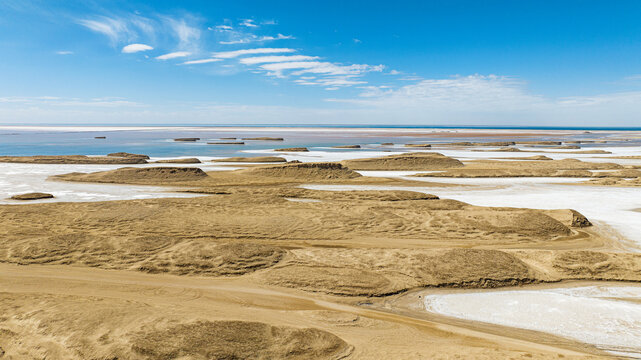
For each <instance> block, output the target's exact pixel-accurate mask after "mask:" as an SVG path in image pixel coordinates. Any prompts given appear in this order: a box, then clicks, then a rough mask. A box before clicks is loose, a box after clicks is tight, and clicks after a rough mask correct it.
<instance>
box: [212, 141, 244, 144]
mask: <svg viewBox="0 0 641 360" xmlns="http://www.w3.org/2000/svg"><path fill="white" fill-rule="evenodd" d="M207 145H245V143H244V142H243V141H218V142H208V143H207Z"/></svg>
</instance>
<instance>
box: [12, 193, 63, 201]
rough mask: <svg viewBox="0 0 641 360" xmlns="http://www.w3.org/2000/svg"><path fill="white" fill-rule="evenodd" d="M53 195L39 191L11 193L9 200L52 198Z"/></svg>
mask: <svg viewBox="0 0 641 360" xmlns="http://www.w3.org/2000/svg"><path fill="white" fill-rule="evenodd" d="M52 198H53V195H51V194H47V193H41V192H34V193H27V194H20V195H13V196H12V197H11V200H40V199H52Z"/></svg>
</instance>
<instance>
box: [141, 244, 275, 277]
mask: <svg viewBox="0 0 641 360" xmlns="http://www.w3.org/2000/svg"><path fill="white" fill-rule="evenodd" d="M284 255H285V251H284V250H282V249H280V248H278V247H274V246H269V245H261V244H246V243H227V244H222V245H221V244H215V243H211V242H206V241H197V242H191V243H187V244H180V245H177V246H176V247H173V248H171V249H169V250H168V251H165V252H164V253H162V254H159V255H158V256H155V257H154V258H153V259H151V260H149V261H147V262H145V263H143V264H142V265H140V267H139V270H141V271H145V272H150V273H160V272H166V273H171V274H176V275H208V276H234V275H244V274H248V273H251V272H254V271H257V270H261V269H265V268H268V267H271V266H273V265H275V264H276V263H278V262H279V261H280V260H281V259H282V257H283V256H284Z"/></svg>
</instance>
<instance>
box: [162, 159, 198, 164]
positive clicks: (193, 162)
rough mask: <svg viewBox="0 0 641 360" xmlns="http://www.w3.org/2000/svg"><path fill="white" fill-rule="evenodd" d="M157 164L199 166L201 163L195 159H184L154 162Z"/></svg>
mask: <svg viewBox="0 0 641 360" xmlns="http://www.w3.org/2000/svg"><path fill="white" fill-rule="evenodd" d="M154 163H157V164H200V163H201V161H200V160H198V159H197V158H185V159H168V160H158V161H154Z"/></svg>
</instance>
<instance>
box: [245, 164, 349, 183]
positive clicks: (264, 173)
mask: <svg viewBox="0 0 641 360" xmlns="http://www.w3.org/2000/svg"><path fill="white" fill-rule="evenodd" d="M239 173H242V174H243V175H251V176H261V177H280V178H294V179H297V180H300V181H307V180H330V179H353V178H357V177H360V176H361V175H360V174H359V173H357V172H355V171H352V170H350V169H348V168H346V167H344V166H343V165H341V164H338V163H294V164H283V165H274V166H266V167H257V168H251V169H246V170H241V171H240V172H239Z"/></svg>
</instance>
